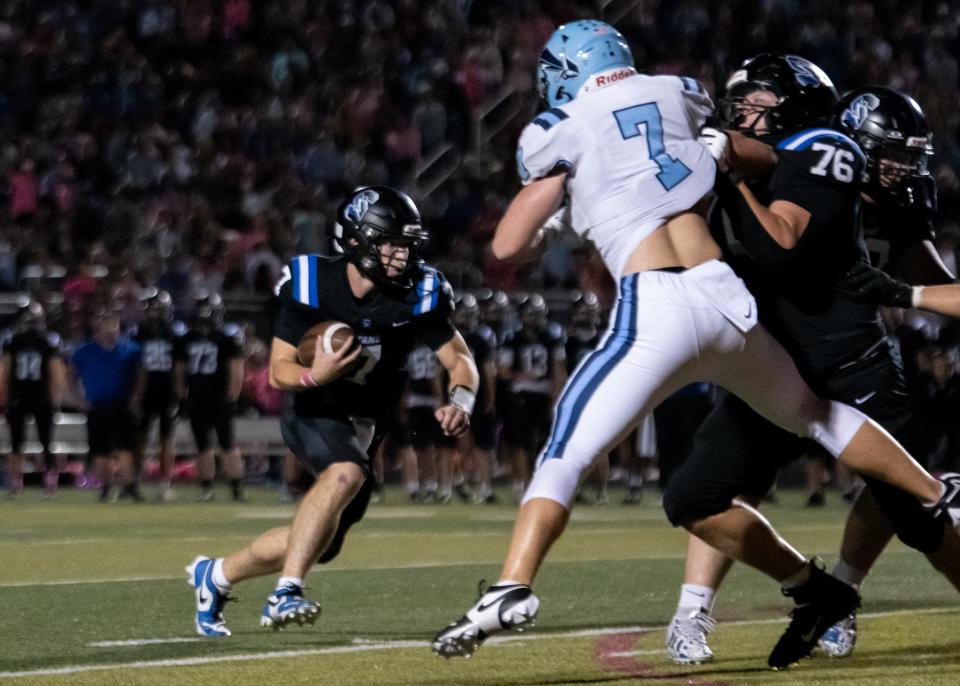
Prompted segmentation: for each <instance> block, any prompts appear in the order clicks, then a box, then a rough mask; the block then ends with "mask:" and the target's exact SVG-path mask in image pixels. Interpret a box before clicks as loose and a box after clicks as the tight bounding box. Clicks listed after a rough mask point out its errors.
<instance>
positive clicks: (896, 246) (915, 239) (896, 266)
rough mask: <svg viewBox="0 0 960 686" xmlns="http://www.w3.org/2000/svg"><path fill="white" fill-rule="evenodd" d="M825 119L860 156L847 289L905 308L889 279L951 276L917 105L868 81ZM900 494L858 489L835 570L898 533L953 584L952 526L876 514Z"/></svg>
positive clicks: (908, 298)
mask: <svg viewBox="0 0 960 686" xmlns="http://www.w3.org/2000/svg"><path fill="white" fill-rule="evenodd" d="M834 126H835V127H836V128H837V129H838V130H840V131H843V132H844V133H846V134H847V135H849V136H850V137H851V138H853V139H854V140H855V141H857V143H858V144H859V145H860V148H861V149H862V150H863V152H864V154H865V155H866V157H867V165H866V173H865V175H864V180H863V190H864V197H865V199H866V200H867V202H866V203H864V206H863V211H862V212H861V215H860V219H861V228H862V230H863V234H864V237H865V239H866V243H867V247H868V248H869V249H870V262H871V264H872V266H871V265H868V264H867V262H865V261H858V262H857V263H856V264H855V265H854V269H853V270H852V271H851V273H850V275H849V277H848V280H847V282H846V285H847V287H848V288H851V289H853V290H855V291H856V292H858V293H859V294H860V295H862V296H863V297H864V298H866V299H868V300H871V301H873V302H876V303H877V304H882V305H888V306H893V307H910V306H911V304H912V297H913V293H914V288H912V287H911V286H909V285H908V284H907V283H904V282H900V281H897V280H896V279H897V278H902V279H904V280H905V281H906V282H909V283H910V284H923V285H932V284H948V283H952V281H953V275H952V274H950V272H949V271H948V270H947V268H946V267H945V266H944V264H943V262H942V261H941V260H940V257H939V255H937V253H936V250H935V249H934V247H933V238H934V232H933V216H934V214H935V213H936V208H937V196H936V185H935V183H934V179H933V177H932V176H931V174H930V173H929V171H928V169H927V161H928V159H929V158H930V156H932V155H933V152H934V149H933V136H932V133H931V131H930V128H929V126H928V125H927V121H926V117H925V116H924V114H923V110H922V109H921V108H920V105H919V104H917V102H916V101H915V100H914V99H913V98H911V97H910V96H909V95H906V94H903V93H899V92H897V91H895V90H892V89H889V88H884V87H881V86H868V87H866V88H860V89H857V90H854V91H851V92H850V93H848V94H847V95H845V96H844V97H843V98H842V99H841V100H840V102H839V103H837V106H836V109H835V113H834ZM919 288H921V289H922V286H921V287H919ZM938 288H939V290H940V291H941V292H944V291H946V292H947V293H949V291H950V290H951V289H952V290H953V291H954V293H956V295H955V296H954V298H953V299H954V301H955V302H956V301H957V300H960V293H958V291H957V287H956V286H948V287H947V288H946V289H944V288H943V287H942V286H941V287H938ZM933 290H934V291H936V290H937V289H933ZM917 304H920V303H917ZM909 409H910V412H909V413H904V421H905V422H907V426H908V427H912V430H913V431H914V432H916V431H917V430H918V427H917V424H918V420H919V418H918V417H916V415H915V412H916V408H913V407H911V408H909ZM911 415H913V416H914V419H912V420H910V419H909V417H910V416H911ZM901 500H902V495H901V494H900V492H898V491H896V490H895V489H889V488H888V487H885V486H879V487H878V486H877V485H875V484H871V487H870V488H866V489H863V490H862V491H861V492H860V493H859V495H858V496H857V499H856V501H855V503H854V506H853V509H852V510H851V512H850V516H849V517H848V518H847V525H846V528H845V530H844V537H843V543H842V545H841V549H840V562H839V563H838V569H839V570H840V571H841V572H842V576H845V577H846V580H847V581H848V582H850V583H854V584H856V585H858V586H859V585H860V583H862V582H863V580H864V578H865V577H866V576H867V573H868V572H869V571H870V569H871V568H872V567H873V565H874V563H875V562H876V561H877V558H878V557H879V556H880V553H881V552H882V551H883V549H884V548H885V547H886V545H887V543H889V541H890V539H891V538H893V535H894V533H896V534H898V535H899V536H900V537H901V538H903V539H904V540H910V539H911V538H912V539H913V540H918V539H919V540H921V541H929V542H928V543H927V544H926V546H925V547H922V548H921V549H922V551H923V552H925V553H926V554H927V558H928V559H929V560H930V562H931V564H932V565H933V566H934V567H935V568H936V569H937V570H939V571H940V572H942V573H943V574H944V576H946V577H947V579H948V580H950V581H951V583H953V585H954V586H955V587H957V588H958V589H960V539H958V537H957V535H956V532H955V531H953V530H946V531H945V532H944V533H943V534H942V535H941V533H940V532H939V531H932V527H927V526H925V525H924V523H923V522H919V523H918V522H916V521H914V520H912V519H910V518H909V517H908V518H906V520H905V521H898V520H897V518H896V517H890V518H889V519H888V517H887V516H885V512H897V511H898V508H900V501H901ZM907 511H908V512H909V508H907ZM865 523H869V526H867V525H865ZM891 524H892V525H893V526H891ZM937 543H939V545H937ZM856 639H857V624H856V617H855V615H853V614H851V615H850V616H849V617H846V618H844V619H842V620H840V621H839V622H837V623H836V624H835V625H834V626H833V627H831V628H830V629H829V630H828V631H827V633H826V634H824V636H823V639H822V640H821V641H820V645H821V647H822V648H823V649H824V650H825V651H826V652H827V653H828V654H829V655H832V656H834V657H846V656H847V655H849V654H850V653H851V652H853V649H854V647H855V645H856Z"/></svg>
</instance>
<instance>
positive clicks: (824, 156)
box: [664, 55, 944, 668]
mask: <svg viewBox="0 0 960 686" xmlns="http://www.w3.org/2000/svg"><path fill="white" fill-rule="evenodd" d="M835 98H836V94H835V91H834V90H833V87H832V85H830V83H829V79H827V78H826V76H825V75H824V74H823V73H822V72H821V71H820V70H819V69H818V68H816V67H815V65H812V64H811V63H809V62H808V61H806V60H803V59H802V58H797V57H795V56H773V55H761V56H758V57H756V58H754V59H752V60H748V61H747V62H746V63H745V64H744V66H743V68H742V69H740V70H738V71H737V72H735V73H734V75H733V76H732V77H731V79H730V80H729V81H728V83H727V98H726V99H725V100H724V101H722V102H721V108H722V109H723V112H724V115H725V117H724V119H725V120H726V121H727V122H728V123H729V124H730V127H731V128H733V129H739V130H740V131H741V132H744V131H745V132H748V133H750V134H752V135H756V136H760V137H761V140H763V141H764V142H766V143H768V144H770V145H772V146H773V148H772V149H771V154H773V155H775V165H776V166H775V168H774V170H773V172H772V173H771V174H769V175H766V176H762V177H760V178H758V179H756V180H750V181H743V180H740V181H735V182H734V183H731V180H730V179H726V178H721V179H720V181H719V182H718V192H719V195H720V207H722V212H714V214H713V220H714V221H713V227H712V228H713V229H714V233H715V235H717V236H718V238H720V239H721V240H722V242H723V243H724V245H725V252H726V258H727V259H728V260H729V261H730V262H731V264H732V265H734V267H735V269H736V270H737V271H738V273H739V274H740V275H741V276H742V277H743V278H744V280H745V281H746V282H747V284H748V286H749V288H750V289H751V292H753V293H754V294H755V296H756V299H757V305H758V310H759V313H760V317H761V321H762V322H763V323H764V324H765V325H766V326H767V328H768V329H769V330H770V331H771V333H773V334H774V335H775V336H776V337H777V338H778V340H779V341H780V342H781V343H782V344H783V345H784V347H785V348H786V349H787V350H788V351H789V352H790V353H791V355H792V356H793V358H794V360H795V361H796V363H797V366H798V368H799V369H800V371H801V372H802V373H803V374H804V377H805V379H806V380H807V381H808V383H810V384H811V388H813V389H814V391H815V392H817V393H818V394H820V395H823V396H826V397H830V398H834V399H837V400H840V401H844V402H847V403H849V404H851V405H853V406H855V407H859V408H860V409H862V410H863V411H864V412H865V413H866V414H868V415H870V416H872V417H873V418H874V419H876V420H877V421H878V422H880V423H881V424H882V425H883V426H884V427H885V428H887V430H889V431H891V432H892V433H894V434H897V433H898V432H899V430H900V429H901V428H902V421H903V417H904V416H908V414H909V408H908V407H907V406H906V404H905V403H906V394H905V392H904V388H903V377H902V370H901V368H900V364H899V358H898V357H896V356H895V355H894V353H893V351H892V349H891V347H890V344H889V341H888V340H887V338H886V334H885V331H884V329H883V325H882V322H881V320H880V317H879V314H878V312H877V310H876V306H874V305H871V304H867V303H863V302H860V301H859V300H858V299H857V298H856V297H855V295H854V293H852V292H851V291H850V289H849V288H847V287H845V286H844V284H843V281H844V279H845V276H844V275H845V273H846V272H847V271H848V270H849V269H850V268H851V267H852V266H853V265H854V263H856V262H857V261H859V260H862V259H865V256H866V250H865V246H864V243H863V241H862V238H861V237H860V235H859V227H858V224H857V221H856V213H857V210H858V200H859V192H860V188H859V183H858V182H859V180H860V177H861V174H862V172H863V170H864V167H865V163H866V160H865V158H864V156H863V153H862V152H861V150H860V149H859V147H858V146H857V144H856V143H855V142H854V141H852V140H851V139H850V138H848V137H847V136H845V135H843V134H841V133H839V132H837V131H835V130H832V129H829V128H822V127H819V128H818V127H817V124H821V123H824V122H826V121H828V118H829V116H830V114H831V108H832V105H833V103H834V101H835ZM811 125H812V126H813V128H809V127H811ZM729 135H730V136H731V137H733V136H735V134H732V133H731V134H729ZM726 139H727V134H722V133H720V132H718V131H708V132H707V143H708V147H710V148H711V151H712V152H713V153H714V155H715V157H717V158H718V162H719V163H720V168H721V171H726V169H725V165H726V163H727V161H728V158H727V156H726V154H725V152H724V150H725V147H726V142H727V140H726ZM718 143H719V145H718ZM803 445H804V442H803V441H801V440H800V439H797V438H796V437H795V436H793V435H790V434H788V433H787V432H785V431H783V430H782V429H780V428H778V427H776V426H774V425H772V424H770V423H769V422H767V421H765V420H764V419H762V418H761V417H760V416H759V415H757V414H756V413H754V412H753V411H752V410H751V409H750V408H749V407H748V406H747V405H746V404H745V403H743V402H742V401H740V400H738V399H737V398H735V397H734V396H731V395H726V396H724V397H723V398H722V399H721V400H720V402H719V403H718V405H717V407H716V408H715V409H714V410H713V412H712V413H711V414H710V416H709V417H708V418H707V420H706V421H705V422H704V424H703V425H702V426H701V428H700V430H699V431H698V433H697V436H696V437H695V441H694V447H693V452H692V454H691V456H690V458H689V459H688V460H687V462H686V463H685V464H684V465H683V466H682V467H681V468H680V470H678V471H677V473H676V474H675V475H674V478H673V480H672V481H671V482H670V485H669V486H668V488H667V490H666V493H665V497H664V507H665V509H666V511H667V515H668V517H669V518H670V520H671V521H672V522H673V523H674V524H682V525H684V526H685V527H686V528H687V529H688V530H690V531H691V532H693V533H695V534H696V535H698V536H701V535H703V534H704V533H706V534H708V535H709V534H710V533H711V528H714V529H715V528H716V527H717V526H718V522H719V521H722V520H723V519H724V518H730V517H734V518H735V517H736V516H737V515H736V512H737V510H738V509H741V508H743V509H750V508H751V506H755V505H756V504H757V503H758V502H759V501H760V499H761V498H762V496H763V494H764V493H766V492H767V490H768V489H769V487H770V485H771V484H772V483H773V482H774V480H775V478H776V472H777V470H778V469H779V468H780V467H782V466H783V465H785V464H786V463H788V462H789V461H791V460H793V459H794V458H796V457H797V456H798V454H799V452H800V451H801V450H802V449H803ZM910 505H911V513H912V514H911V515H910V518H911V519H915V520H921V519H922V520H925V521H927V522H929V523H930V526H931V527H934V528H936V529H938V530H939V532H940V535H941V536H942V533H943V530H944V525H943V524H942V523H939V522H934V521H933V520H932V519H931V518H930V517H929V515H928V514H927V513H926V512H925V511H924V510H923V509H922V508H921V507H920V505H919V503H918V502H916V501H915V500H912V503H910ZM898 517H899V518H900V521H905V520H906V519H907V517H906V516H905V515H904V514H903V513H898ZM911 543H912V544H914V545H916V546H917V547H921V545H922V544H918V542H917V541H916V539H913V540H911ZM687 561H688V562H687V570H686V574H685V583H684V587H683V589H682V592H681V600H680V607H679V608H678V611H677V614H676V616H675V617H674V620H673V622H671V625H670V628H669V629H668V633H667V638H668V652H669V653H670V655H671V657H673V659H674V660H676V661H678V662H702V661H704V660H709V659H711V657H712V653H711V651H710V649H709V647H708V646H707V644H706V633H708V632H709V631H710V630H711V629H712V628H713V625H714V620H713V619H712V618H711V617H710V614H709V611H710V607H711V605H712V600H713V593H714V591H715V589H716V588H717V587H718V585H719V583H720V582H721V581H722V579H723V576H724V575H725V573H726V571H727V570H728V569H729V565H730V562H729V560H727V558H725V557H724V556H723V555H722V554H720V553H718V552H717V551H715V550H713V549H712V548H710V547H709V546H708V545H706V544H704V543H703V542H702V541H699V540H697V539H695V538H693V537H691V539H690V544H689V549H688V558H687ZM784 593H785V594H786V595H788V596H790V597H792V598H793V599H794V600H795V601H796V602H797V603H798V607H797V608H796V609H795V610H794V612H793V621H792V622H791V624H790V627H789V628H788V629H787V632H786V633H785V634H784V636H783V637H782V638H781V639H780V641H779V642H778V644H777V646H776V647H775V648H774V650H773V652H772V653H771V655H770V658H769V664H770V665H771V666H773V667H778V668H782V667H786V666H787V665H789V664H791V663H793V662H795V661H796V660H798V659H799V658H801V657H803V656H805V655H807V654H808V653H809V652H810V650H811V649H812V648H813V646H814V645H815V643H816V640H817V639H818V638H819V637H820V635H821V634H822V633H823V632H824V631H826V630H827V629H828V628H829V627H830V625H831V624H833V623H834V622H835V621H836V620H838V619H840V618H842V617H843V616H846V614H847V613H848V612H849V611H851V610H852V609H853V608H854V607H855V606H856V603H857V594H856V592H855V591H854V590H853V589H852V588H850V587H849V586H846V585H845V584H842V583H839V582H838V581H837V580H836V579H834V578H832V577H830V576H829V575H827V574H826V573H825V572H824V571H822V570H821V569H818V568H817V567H816V566H815V565H813V564H811V565H808V566H807V567H806V568H805V569H804V571H803V574H802V575H798V576H797V577H796V578H791V579H787V580H786V582H785V583H784ZM844 608H847V609H846V610H844Z"/></svg>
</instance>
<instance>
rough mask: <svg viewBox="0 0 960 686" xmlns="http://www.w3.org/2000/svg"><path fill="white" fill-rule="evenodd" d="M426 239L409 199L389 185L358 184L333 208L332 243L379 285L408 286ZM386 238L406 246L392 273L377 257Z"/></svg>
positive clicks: (417, 212)
mask: <svg viewBox="0 0 960 686" xmlns="http://www.w3.org/2000/svg"><path fill="white" fill-rule="evenodd" d="M429 240H430V233H429V232H428V231H427V230H426V229H424V228H423V225H422V223H421V221H420V212H419V210H417V206H416V205H414V204H413V200H411V199H410V197H409V196H408V195H407V194H406V193H404V192H403V191H398V190H397V189H395V188H390V187H389V186H370V187H369V188H359V189H357V190H356V191H354V192H353V193H352V194H351V195H350V197H348V198H347V199H346V200H345V201H344V202H343V203H342V204H341V205H340V209H339V210H337V224H336V226H335V227H334V245H335V247H336V248H337V250H339V251H340V252H342V253H343V254H345V255H346V256H347V259H348V260H350V261H351V262H352V263H353V264H354V265H356V267H357V269H359V270H360V271H361V272H362V273H363V274H364V275H365V276H367V277H368V278H370V279H372V280H373V281H374V282H375V283H377V284H378V285H380V286H387V287H395V288H410V287H411V286H412V285H413V280H412V278H411V273H412V271H413V270H414V269H415V268H416V267H417V265H418V264H419V263H420V262H421V253H422V252H423V249H424V247H425V246H426V244H427V242H428V241H429ZM388 241H389V242H390V243H392V244H394V245H397V244H402V245H405V246H406V247H407V248H408V249H409V253H408V255H407V261H406V264H405V265H404V266H403V269H402V271H401V273H400V274H398V275H396V276H389V275H388V274H387V270H386V268H385V267H384V264H383V261H382V259H381V257H380V245H381V244H382V243H384V242H388Z"/></svg>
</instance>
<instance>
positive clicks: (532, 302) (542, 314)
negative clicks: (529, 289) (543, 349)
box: [517, 293, 549, 331]
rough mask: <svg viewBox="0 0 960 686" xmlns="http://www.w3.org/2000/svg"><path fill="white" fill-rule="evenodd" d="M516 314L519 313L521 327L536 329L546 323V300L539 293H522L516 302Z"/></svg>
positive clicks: (547, 310) (547, 311) (547, 312)
mask: <svg viewBox="0 0 960 686" xmlns="http://www.w3.org/2000/svg"><path fill="white" fill-rule="evenodd" d="M517 314H519V315H520V323H521V324H522V325H523V328H525V329H528V330H531V331H536V330H538V329H542V328H544V327H545V326H546V325H547V315H548V314H549V309H548V308H547V301H546V300H544V299H543V296H542V295H540V294H539V293H530V294H529V295H522V296H520V298H519V302H518V303H517Z"/></svg>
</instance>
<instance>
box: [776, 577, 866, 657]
mask: <svg viewBox="0 0 960 686" xmlns="http://www.w3.org/2000/svg"><path fill="white" fill-rule="evenodd" d="M809 565H810V579H808V580H807V582H806V583H805V584H803V585H802V586H797V587H796V588H792V589H790V590H789V591H783V594H784V595H785V596H788V597H790V598H793V600H794V602H796V603H797V606H796V607H795V608H794V609H793V611H792V612H791V613H790V616H791V617H792V619H791V621H790V626H788V627H787V630H786V631H785V632H784V633H783V636H781V637H780V640H779V641H777V645H775V646H774V647H773V651H772V652H771V653H770V657H769V658H767V664H769V665H770V666H771V667H773V668H774V669H785V668H787V667H789V666H790V665H792V664H793V663H795V662H798V661H799V660H800V659H801V658H804V657H806V656H808V655H809V654H810V651H812V650H813V648H814V646H815V645H817V641H818V640H820V637H821V636H823V634H824V633H825V632H826V631H827V629H829V628H830V627H831V626H833V624H834V623H835V622H837V621H839V620H841V619H843V618H844V617H847V616H848V615H850V614H851V613H852V612H854V611H855V610H856V609H857V608H858V607H859V606H860V595H859V594H858V593H857V592H856V591H855V590H854V589H853V587H852V586H848V585H847V584H845V583H843V582H842V581H840V580H839V579H837V578H836V577H834V576H831V575H830V574H827V573H826V572H825V571H824V570H823V569H822V568H821V567H820V566H818V565H817V564H815V561H814V560H811V561H810V562H809Z"/></svg>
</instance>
